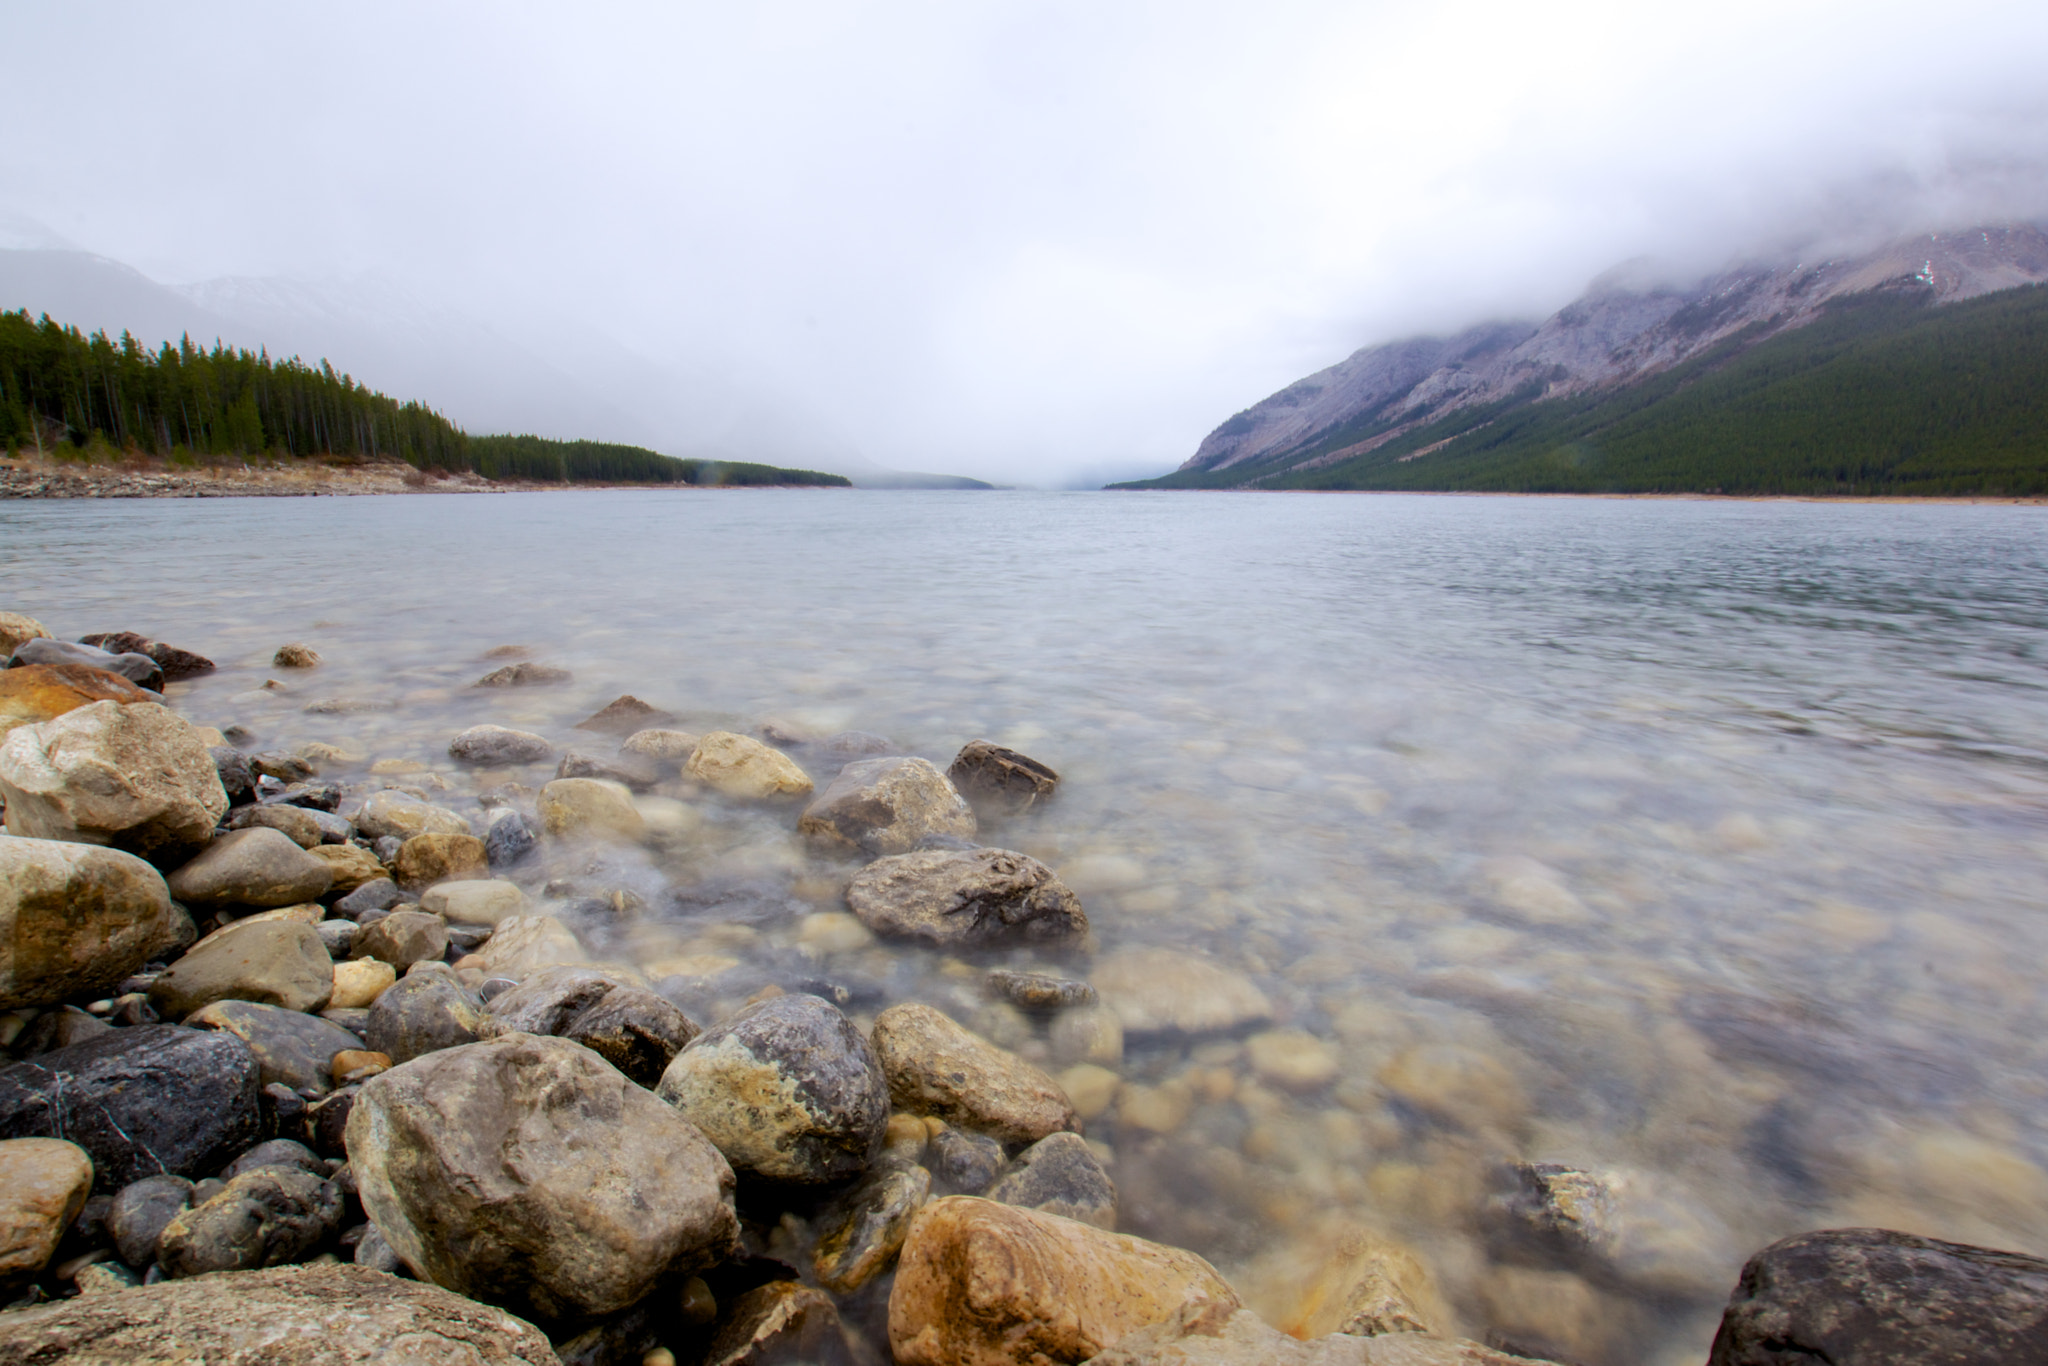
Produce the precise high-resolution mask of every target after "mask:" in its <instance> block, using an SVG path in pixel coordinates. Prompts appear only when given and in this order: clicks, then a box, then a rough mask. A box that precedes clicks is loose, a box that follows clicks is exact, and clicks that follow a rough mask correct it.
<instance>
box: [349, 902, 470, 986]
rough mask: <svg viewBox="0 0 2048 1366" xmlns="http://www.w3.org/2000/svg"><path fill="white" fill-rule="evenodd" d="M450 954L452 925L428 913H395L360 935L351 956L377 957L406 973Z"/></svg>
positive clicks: (370, 926) (365, 929) (351, 948)
mask: <svg viewBox="0 0 2048 1366" xmlns="http://www.w3.org/2000/svg"><path fill="white" fill-rule="evenodd" d="M447 952H448V922H447V921H445V920H443V919H441V917H440V916H438V915H429V914H427V913H426V912H425V911H393V912H392V913H391V914H389V915H387V916H384V917H383V918H382V919H379V920H377V921H376V922H374V923H373V924H369V925H365V926H363V928H362V929H360V930H358V931H357V932H356V937H355V942H354V944H353V945H352V946H351V947H350V950H349V953H350V956H351V957H353V958H357V959H364V958H374V959H378V960H380V961H382V962H386V963H389V964H390V965H391V966H392V967H393V968H394V969H396V970H398V971H400V972H403V971H404V970H405V969H407V968H409V967H411V966H412V965H413V964H414V963H422V962H436V961H439V960H440V958H441V957H442V956H443V955H444V954H446V953H447Z"/></svg>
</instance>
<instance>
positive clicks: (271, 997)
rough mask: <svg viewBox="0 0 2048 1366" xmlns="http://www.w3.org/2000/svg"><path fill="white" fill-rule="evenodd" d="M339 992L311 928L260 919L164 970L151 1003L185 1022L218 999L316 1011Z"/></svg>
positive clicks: (232, 929)
mask: <svg viewBox="0 0 2048 1366" xmlns="http://www.w3.org/2000/svg"><path fill="white" fill-rule="evenodd" d="M333 994H334V960H333V959H331V958H329V957H328V956H327V947H326V945H324V944H322V943H321V942H320V936H319V934H318V933H317V932H316V931H315V930H314V929H313V927H312V926H311V925H301V924H293V923H291V922H288V921H284V922H281V921H275V920H270V921H260V922H255V923H248V924H236V925H231V926H228V927H227V928H226V929H224V930H222V931H221V932H220V933H218V934H214V935H209V936H208V937H207V939H206V942H204V943H202V944H195V945H194V946H193V947H192V949H191V951H190V952H189V953H187V954H186V955H185V956H184V957H183V958H180V959H179V960H178V961H177V962H175V963H173V964H171V966H170V967H169V968H167V969H165V970H164V973H163V975H162V976H160V977H158V978H157V979H156V981H155V982H153V983H152V984H151V985H150V988H149V1003H150V1005H152V1006H154V1007H155V1008H156V1011H157V1013H158V1014H159V1015H162V1016H163V1017H164V1018H165V1019H167V1020H182V1019H183V1018H184V1017H185V1016H187V1015H190V1014H191V1013H192V1012H193V1011H195V1010H197V1009H199V1008H200V1007H201V1006H205V1005H211V1004H212V1003H213V1002H215V1001H256V1002H259V1003H261V1004H263V1005H273V1006H282V1007H283V1008H284V1009H286V1010H301V1011H313V1010H320V1009H322V1008H323V1007H325V1006H326V1004H327V1002H328V1000H329V998H330V997H332V996H333Z"/></svg>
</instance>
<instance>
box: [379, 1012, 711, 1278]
mask: <svg viewBox="0 0 2048 1366" xmlns="http://www.w3.org/2000/svg"><path fill="white" fill-rule="evenodd" d="M348 1151H349V1155H350V1166H351V1169H352V1170H353V1171H354V1172H355V1177H356V1182H357V1186H358V1188H359V1190H360V1192H361V1197H362V1202H363V1208H364V1210H365V1211H366V1212H367V1213H368V1214H369V1216H370V1218H371V1219H372V1220H373V1221H374V1222H375V1223H376V1225H377V1227H378V1229H379V1230H381V1231H382V1233H383V1235H384V1237H385V1238H386V1239H387V1240H388V1241H389V1242H390V1244H391V1246H392V1247H393V1248H394V1249H395V1250H396V1251H397V1253H398V1255H399V1256H400V1257H401V1258H402V1259H404V1261H405V1263H406V1264H407V1265H408V1266H410V1267H412V1268H413V1269H414V1270H416V1271H418V1272H419V1273H420V1274H421V1275H423V1276H425V1277H426V1278H427V1279H429V1280H432V1281H434V1282H435V1283H436V1284H439V1285H443V1286H446V1287H448V1288H449V1289H451V1290H456V1291H458V1292H460V1293H463V1294H467V1295H471V1296H473V1297H476V1298H481V1299H484V1300H486V1301H489V1302H493V1303H498V1304H503V1305H506V1306H507V1307H514V1308H519V1309H523V1310H527V1311H529V1312H531V1313H534V1314H536V1315H538V1316H540V1317H542V1318H547V1319H556V1318H563V1317H568V1316H572V1315H597V1314H607V1313H611V1312H613V1311H615V1310H619V1309H624V1308H625V1307H627V1306H628V1305H631V1304H633V1303H634V1302H635V1301H637V1300H639V1299H640V1298H641V1297H642V1296H643V1295H645V1294H646V1293H647V1292H648V1291H649V1290H650V1289H652V1288H653V1286H654V1284H655V1282H656V1281H657V1280H659V1279H661V1278H662V1277H663V1276H664V1275H684V1274H687V1273H689V1272H691V1271H695V1270H700V1269H703V1268H706V1267H709V1266H712V1265H715V1264H716V1263H718V1262H720V1261H723V1260H724V1259H725V1258H726V1257H727V1256H729V1255H730V1254H731V1253H732V1252H733V1251H734V1250H735V1248H736V1246H737V1243H738V1236H739V1222H738V1217H737V1215H736V1214H735V1213H734V1210H733V1173H732V1169H731V1168H730V1167H728V1166H727V1165H726V1162H725V1159H723V1158H722V1157H720V1156H719V1154H718V1152H717V1150H716V1149H715V1148H713V1147H712V1145H711V1144H710V1143H709V1142H707V1141H706V1140H705V1137H704V1135H703V1134H701V1133H699V1132H698V1131H697V1129H696V1128H694V1127H693V1126H692V1125H691V1124H690V1123H689V1122H688V1121H687V1120H686V1119H684V1118H683V1116H681V1115H679V1114H677V1113H676V1111H675V1110H674V1109H672V1108H670V1107H669V1106H666V1105H663V1104H662V1103H661V1102H660V1101H659V1100H657V1099H655V1098H654V1097H653V1096H652V1095H649V1094H648V1093H647V1092H646V1091H644V1090H642V1089H641V1088H640V1087H638V1086H635V1085H633V1084H632V1083H631V1082H630V1081H627V1080H626V1078H625V1077H623V1076H621V1075H620V1074H619V1073H618V1072H617V1071H616V1070H615V1069H613V1068H611V1067H609V1066H607V1065H606V1064H605V1063H604V1062H603V1061H601V1060H600V1059H598V1058H597V1057H596V1056H594V1055H593V1054H592V1053H591V1052H590V1051H589V1050H588V1049H585V1048H582V1047H580V1046H578V1045H576V1044H573V1043H569V1042H568V1041H566V1040H563V1039H548V1038H538V1037H535V1036H533V1035H530V1034H509V1035H506V1036H504V1037H502V1038H497V1039H491V1040H488V1041H486V1042H483V1043H477V1044H470V1045H467V1046H465V1047H461V1048H453V1049H449V1050H446V1051H444V1052H440V1053H435V1054H431V1055H429V1056H427V1057H423V1058H419V1059H416V1060H415V1061H413V1062H411V1063H408V1064H406V1065H404V1066H401V1067H395V1068H393V1069H392V1070H391V1071H389V1072H386V1073H384V1074H383V1075H382V1076H378V1077H374V1078H372V1079H371V1080H370V1081H368V1082H366V1083H364V1085H363V1089H362V1092H361V1094H360V1095H359V1096H358V1097H357V1099H356V1103H355V1107H354V1109H353V1111H352V1112H351V1113H350V1115H349V1121H348Z"/></svg>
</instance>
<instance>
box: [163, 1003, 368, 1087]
mask: <svg viewBox="0 0 2048 1366" xmlns="http://www.w3.org/2000/svg"><path fill="white" fill-rule="evenodd" d="M185 1023H186V1024H188V1025H190V1026H192V1027H193V1028H196V1029H224V1030H226V1031H227V1032H228V1033H230V1034H233V1035H234V1036H235V1037H236V1038H238V1039H240V1040H241V1041H242V1042H243V1043H245V1044H247V1045H248V1046H249V1052H250V1053H251V1054H253V1055H254V1056H255V1058H256V1065H257V1067H258V1068H260V1069H261V1071H262V1080H263V1083H264V1085H266V1086H267V1085H269V1084H270V1083H272V1082H281V1083H283V1084H284V1085H286V1086H289V1087H290V1088H291V1089H292V1090H294V1091H298V1092H301V1093H304V1092H308V1091H310V1092H313V1093H314V1094H324V1093H325V1092H326V1091H327V1089H328V1086H329V1080H328V1071H327V1060H328V1059H329V1058H331V1057H333V1056H334V1054H335V1053H336V1051H338V1050H340V1049H343V1048H359V1047H361V1046H362V1040H360V1039H358V1038H357V1037H356V1036H355V1035H353V1034H351V1033H349V1032H348V1031H347V1030H346V1029H343V1028H342V1027H341V1026H339V1025H337V1024H334V1023H332V1022H330V1021H328V1020H323V1019H321V1018H320V1017H319V1016H318V1015H307V1014H302V1013H301V1012H299V1011H296V1010H280V1009H279V1008H278V1007H276V1006H270V1005H259V1004H257V1003H255V1002H253V1001H215V1002H214V1003H213V1004H212V1005H209V1006H206V1007H204V1008H202V1009H200V1010H195V1011H193V1012H192V1014H190V1015H188V1016H186V1017H185Z"/></svg>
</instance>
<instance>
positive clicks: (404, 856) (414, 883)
mask: <svg viewBox="0 0 2048 1366" xmlns="http://www.w3.org/2000/svg"><path fill="white" fill-rule="evenodd" d="M490 875H491V861H490V858H489V857H488V856H487V855H486V854H485V852H484V842H483V841H482V840H480V839H478V838H477V837H476V836H475V835H414V836H413V837H412V838H411V839H409V840H407V841H406V842H405V843H404V844H401V845H399V846H398V857H397V858H395V859H393V860H392V861H391V878H392V880H393V881H394V882H396V883H397V884H398V885H399V886H400V887H403V888H405V889H406V890H407V891H410V892H417V891H423V890H425V889H426V888H428V887H431V886H433V885H434V884H435V883H437V882H465V881H470V880H473V879H476V878H487V877H489V876H490Z"/></svg>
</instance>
